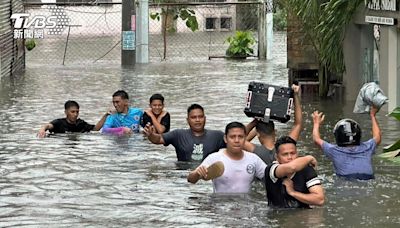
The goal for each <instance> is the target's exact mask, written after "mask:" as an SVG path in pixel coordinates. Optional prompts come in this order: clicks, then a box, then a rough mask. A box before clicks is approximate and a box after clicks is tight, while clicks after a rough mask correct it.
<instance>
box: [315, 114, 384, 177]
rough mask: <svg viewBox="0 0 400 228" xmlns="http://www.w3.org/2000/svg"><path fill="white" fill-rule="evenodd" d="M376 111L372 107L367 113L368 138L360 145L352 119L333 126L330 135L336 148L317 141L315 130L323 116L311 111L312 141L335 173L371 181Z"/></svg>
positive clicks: (376, 136)
mask: <svg viewBox="0 0 400 228" xmlns="http://www.w3.org/2000/svg"><path fill="white" fill-rule="evenodd" d="M377 112H378V109H377V108H376V107H374V106H372V108H371V111H370V117H371V123H372V138H371V139H370V140H368V141H365V142H361V128H360V125H359V124H358V123H357V122H356V121H354V120H352V119H342V120H340V121H339V122H337V123H336V125H335V128H334V134H335V139H336V144H337V145H333V144H330V143H328V142H326V141H324V140H322V139H321V136H320V133H319V126H320V125H321V123H322V122H323V121H324V118H325V116H324V115H323V113H321V112H318V111H315V112H314V113H313V114H312V116H313V121H314V127H313V140H314V142H315V144H317V145H318V146H320V147H321V148H322V151H323V152H324V154H325V155H326V156H327V157H328V158H329V159H331V160H332V161H333V166H334V168H335V173H336V175H338V176H342V177H345V178H350V179H359V180H369V179H373V178H374V171H373V169H372V155H373V154H374V153H375V148H376V146H377V145H379V144H380V143H381V130H380V128H379V125H378V121H377V120H376V113H377Z"/></svg>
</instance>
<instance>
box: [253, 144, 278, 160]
mask: <svg viewBox="0 0 400 228" xmlns="http://www.w3.org/2000/svg"><path fill="white" fill-rule="evenodd" d="M254 146H255V148H254V151H253V153H255V154H257V155H258V157H260V158H261V159H262V160H263V161H264V162H265V164H271V163H272V162H273V161H274V160H275V157H274V154H275V148H274V149H272V150H269V149H267V148H266V147H265V146H263V145H256V144H255V145H254Z"/></svg>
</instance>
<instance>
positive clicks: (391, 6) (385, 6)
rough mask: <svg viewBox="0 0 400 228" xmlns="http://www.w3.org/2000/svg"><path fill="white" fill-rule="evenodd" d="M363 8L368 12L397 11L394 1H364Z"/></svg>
mask: <svg viewBox="0 0 400 228" xmlns="http://www.w3.org/2000/svg"><path fill="white" fill-rule="evenodd" d="M365 6H366V7H367V8H368V9H370V10H386V11H396V10H397V8H396V0H365Z"/></svg>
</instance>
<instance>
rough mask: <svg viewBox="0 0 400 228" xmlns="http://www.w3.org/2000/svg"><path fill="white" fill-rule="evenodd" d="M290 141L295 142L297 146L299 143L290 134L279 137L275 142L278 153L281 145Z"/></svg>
mask: <svg viewBox="0 0 400 228" xmlns="http://www.w3.org/2000/svg"><path fill="white" fill-rule="evenodd" d="M288 143H291V144H294V145H295V146H296V144H297V142H296V140H294V139H292V138H291V137H290V136H282V137H279V138H278V140H276V142H275V150H276V152H277V153H278V149H279V146H280V145H283V144H288Z"/></svg>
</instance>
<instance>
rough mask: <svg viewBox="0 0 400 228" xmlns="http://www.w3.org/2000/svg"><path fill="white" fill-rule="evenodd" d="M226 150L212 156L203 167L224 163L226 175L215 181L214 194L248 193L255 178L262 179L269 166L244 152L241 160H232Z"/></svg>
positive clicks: (207, 158) (253, 155)
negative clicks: (225, 152)
mask: <svg viewBox="0 0 400 228" xmlns="http://www.w3.org/2000/svg"><path fill="white" fill-rule="evenodd" d="M224 151H225V149H221V150H220V151H218V152H216V153H212V154H210V155H209V156H208V157H206V158H205V159H204V161H203V162H202V163H201V165H204V166H206V167H208V166H210V165H212V164H214V163H215V162H217V161H222V162H223V163H224V173H223V174H222V176H220V177H217V178H215V179H214V180H213V187H214V193H248V192H249V191H250V188H251V183H252V182H253V180H254V177H257V178H258V179H262V178H263V177H264V171H265V168H266V167H267V165H266V164H265V163H264V162H263V161H262V160H261V158H259V157H258V156H257V155H255V154H253V153H250V152H247V151H243V152H244V156H243V158H242V159H241V160H232V159H230V158H229V157H228V156H227V155H226V154H224Z"/></svg>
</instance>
